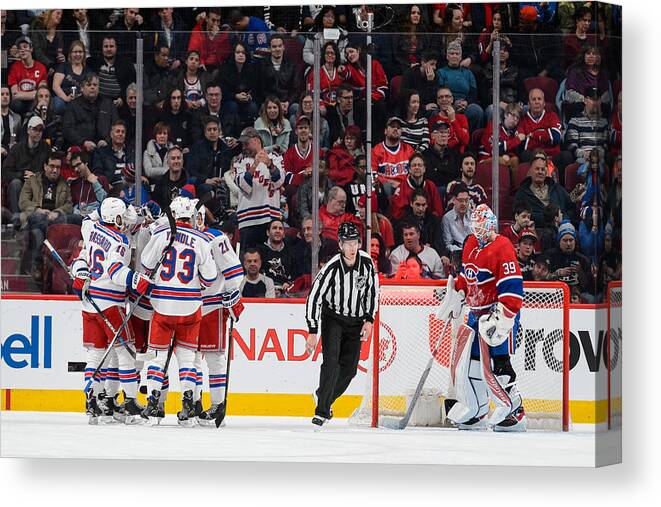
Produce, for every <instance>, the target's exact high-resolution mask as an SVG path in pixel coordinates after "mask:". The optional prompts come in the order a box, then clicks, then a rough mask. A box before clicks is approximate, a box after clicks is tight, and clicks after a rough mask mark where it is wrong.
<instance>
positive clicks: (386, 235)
mask: <svg viewBox="0 0 661 507" xmlns="http://www.w3.org/2000/svg"><path fill="white" fill-rule="evenodd" d="M371 206H372V208H371V215H372V222H371V226H372V232H373V233H377V234H379V235H380V236H381V238H382V239H383V244H384V246H385V248H386V252H387V253H388V254H389V253H390V251H391V250H392V247H394V246H395V232H394V229H393V226H392V223H391V222H390V219H389V218H388V217H387V216H385V215H382V214H381V213H379V204H378V199H377V196H376V194H374V193H373V194H372V199H371ZM356 215H357V216H358V218H359V219H360V220H361V222H365V223H367V195H365V194H363V195H361V196H360V197H359V198H358V203H357V204H356Z"/></svg>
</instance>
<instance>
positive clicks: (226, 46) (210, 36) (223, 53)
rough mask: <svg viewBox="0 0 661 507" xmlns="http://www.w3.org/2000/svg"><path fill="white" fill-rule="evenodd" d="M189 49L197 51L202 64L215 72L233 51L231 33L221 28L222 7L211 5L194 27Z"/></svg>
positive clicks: (209, 70)
mask: <svg viewBox="0 0 661 507" xmlns="http://www.w3.org/2000/svg"><path fill="white" fill-rule="evenodd" d="M188 51H197V52H198V53H199V55H200V61H201V62H202V63H201V65H202V67H203V68H204V70H206V71H207V72H211V73H213V72H214V71H215V70H217V69H218V68H219V67H220V66H221V65H222V64H223V63H224V62H225V60H227V59H228V58H229V56H230V54H231V52H232V48H231V46H230V40H229V35H228V34H227V32H223V31H221V30H220V8H218V7H211V8H210V9H209V10H208V11H207V14H206V17H204V18H202V19H201V20H200V21H198V23H197V24H196V25H195V26H194V27H193V31H192V32H191V36H190V40H189V41H188Z"/></svg>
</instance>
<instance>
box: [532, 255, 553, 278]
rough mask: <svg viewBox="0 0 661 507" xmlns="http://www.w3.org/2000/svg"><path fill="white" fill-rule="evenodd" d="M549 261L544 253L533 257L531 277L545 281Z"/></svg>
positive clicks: (547, 275) (549, 265) (547, 274)
mask: <svg viewBox="0 0 661 507" xmlns="http://www.w3.org/2000/svg"><path fill="white" fill-rule="evenodd" d="M550 268H551V261H550V260H549V258H548V256H547V255H546V254H541V255H538V256H537V257H535V263H534V264H533V266H532V279H533V280H534V281H535V282H546V281H548V279H549V274H550V271H549V269H550Z"/></svg>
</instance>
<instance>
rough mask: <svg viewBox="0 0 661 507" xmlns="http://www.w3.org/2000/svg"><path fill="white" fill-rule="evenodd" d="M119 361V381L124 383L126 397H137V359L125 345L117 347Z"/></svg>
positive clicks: (123, 388)
mask: <svg viewBox="0 0 661 507" xmlns="http://www.w3.org/2000/svg"><path fill="white" fill-rule="evenodd" d="M115 352H116V354H117V362H118V363H119V382H120V383H121V385H122V390H123V391H124V397H125V398H135V397H136V396H137V395H138V372H136V371H135V360H134V359H133V358H132V357H131V354H129V352H128V350H126V349H125V348H124V347H123V346H121V347H117V348H116V349H115Z"/></svg>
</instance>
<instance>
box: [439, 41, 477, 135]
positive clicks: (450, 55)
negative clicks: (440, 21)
mask: <svg viewBox="0 0 661 507" xmlns="http://www.w3.org/2000/svg"><path fill="white" fill-rule="evenodd" d="M461 56H462V49H461V43H460V42H459V41H456V40H455V41H452V42H450V43H449V44H448V47H447V50H446V57H447V65H445V66H444V67H442V68H440V69H439V70H438V71H437V72H436V76H437V77H438V85H439V86H441V87H447V88H449V89H450V90H451V91H452V95H453V97H454V103H453V107H454V110H455V111H456V112H457V113H461V114H465V115H466V118H467V119H468V124H469V128H470V130H471V131H474V130H476V129H478V128H481V127H482V124H483V122H484V111H483V110H482V107H481V106H480V105H479V104H478V103H477V82H476V81H475V76H474V75H473V73H472V72H471V71H470V70H469V69H467V68H466V67H462V66H461V65H460V63H461V60H462V58H461Z"/></svg>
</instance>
